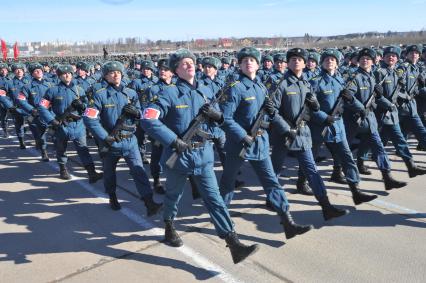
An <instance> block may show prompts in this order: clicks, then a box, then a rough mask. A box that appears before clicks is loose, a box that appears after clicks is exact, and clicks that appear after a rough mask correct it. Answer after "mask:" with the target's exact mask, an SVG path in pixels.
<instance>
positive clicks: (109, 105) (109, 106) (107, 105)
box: [104, 104, 115, 108]
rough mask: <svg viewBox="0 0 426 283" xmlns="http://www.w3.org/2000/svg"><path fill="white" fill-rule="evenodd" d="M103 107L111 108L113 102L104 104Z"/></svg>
mask: <svg viewBox="0 0 426 283" xmlns="http://www.w3.org/2000/svg"><path fill="white" fill-rule="evenodd" d="M104 107H105V108H112V107H115V104H105V105H104Z"/></svg>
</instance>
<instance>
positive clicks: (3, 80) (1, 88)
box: [0, 63, 9, 138]
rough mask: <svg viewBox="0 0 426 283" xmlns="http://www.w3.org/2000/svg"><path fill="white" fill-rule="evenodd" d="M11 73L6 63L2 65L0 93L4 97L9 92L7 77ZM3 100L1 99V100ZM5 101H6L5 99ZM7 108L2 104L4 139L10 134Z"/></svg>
mask: <svg viewBox="0 0 426 283" xmlns="http://www.w3.org/2000/svg"><path fill="white" fill-rule="evenodd" d="M8 72H9V69H8V66H7V64H6V63H0V91H1V92H2V94H3V95H4V96H6V94H7V90H8V88H9V83H8V81H9V78H8V76H7V74H8ZM0 99H1V98H0ZM3 99H6V97H4V98H3ZM7 119H8V117H7V108H6V107H5V106H3V103H0V124H1V127H2V129H3V137H4V138H8V137H9V133H8V131H7V127H8V125H7V124H8V123H7Z"/></svg>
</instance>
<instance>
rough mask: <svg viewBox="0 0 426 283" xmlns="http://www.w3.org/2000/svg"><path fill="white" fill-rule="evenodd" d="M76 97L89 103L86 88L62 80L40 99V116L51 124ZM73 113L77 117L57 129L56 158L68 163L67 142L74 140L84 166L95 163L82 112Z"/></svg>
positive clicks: (60, 161) (69, 119)
mask: <svg viewBox="0 0 426 283" xmlns="http://www.w3.org/2000/svg"><path fill="white" fill-rule="evenodd" d="M75 99H80V100H81V101H82V102H83V103H87V97H86V94H85V92H84V90H83V89H82V88H81V87H79V86H77V85H74V84H73V83H72V82H71V83H70V84H69V85H68V86H67V85H65V84H64V83H63V82H60V83H59V84H58V85H57V86H54V87H51V88H49V89H48V90H47V92H46V94H45V95H44V97H43V99H42V100H41V101H40V103H39V105H38V110H39V112H40V118H41V119H42V121H43V122H44V123H46V124H51V123H52V121H53V120H54V119H55V118H57V117H58V116H59V115H61V114H63V113H64V112H65V110H66V109H67V108H68V107H69V106H70V105H71V103H72V101H73V100H75ZM50 109H51V110H50ZM72 113H73V114H74V116H75V117H74V118H68V119H66V120H65V121H64V122H63V124H62V125H61V126H60V127H59V129H58V130H57V131H55V138H56V139H55V147H56V158H57V161H58V163H59V164H64V165H65V164H66V163H67V160H68V157H67V155H66V149H67V144H68V141H69V140H72V141H73V143H74V146H75V147H76V150H77V154H78V156H79V158H80V160H81V162H82V163H83V165H84V166H88V165H91V164H93V160H92V157H91V156H90V154H89V149H88V147H87V142H86V128H85V127H84V124H83V120H82V119H81V114H82V113H79V112H78V111H75V110H74V111H73V112H72Z"/></svg>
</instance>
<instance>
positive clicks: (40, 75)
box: [32, 69, 43, 80]
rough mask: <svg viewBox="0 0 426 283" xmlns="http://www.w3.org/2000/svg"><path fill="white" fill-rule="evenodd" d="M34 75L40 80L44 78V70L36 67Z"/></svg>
mask: <svg viewBox="0 0 426 283" xmlns="http://www.w3.org/2000/svg"><path fill="white" fill-rule="evenodd" d="M32 76H33V78H34V79H36V80H40V79H42V78H43V71H42V70H41V69H35V70H34V71H33V73H32Z"/></svg>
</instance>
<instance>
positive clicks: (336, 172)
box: [330, 166, 347, 184]
mask: <svg viewBox="0 0 426 283" xmlns="http://www.w3.org/2000/svg"><path fill="white" fill-rule="evenodd" d="M330 182H334V183H338V184H347V182H346V178H345V176H344V175H343V172H342V166H333V173H331V177H330Z"/></svg>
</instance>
